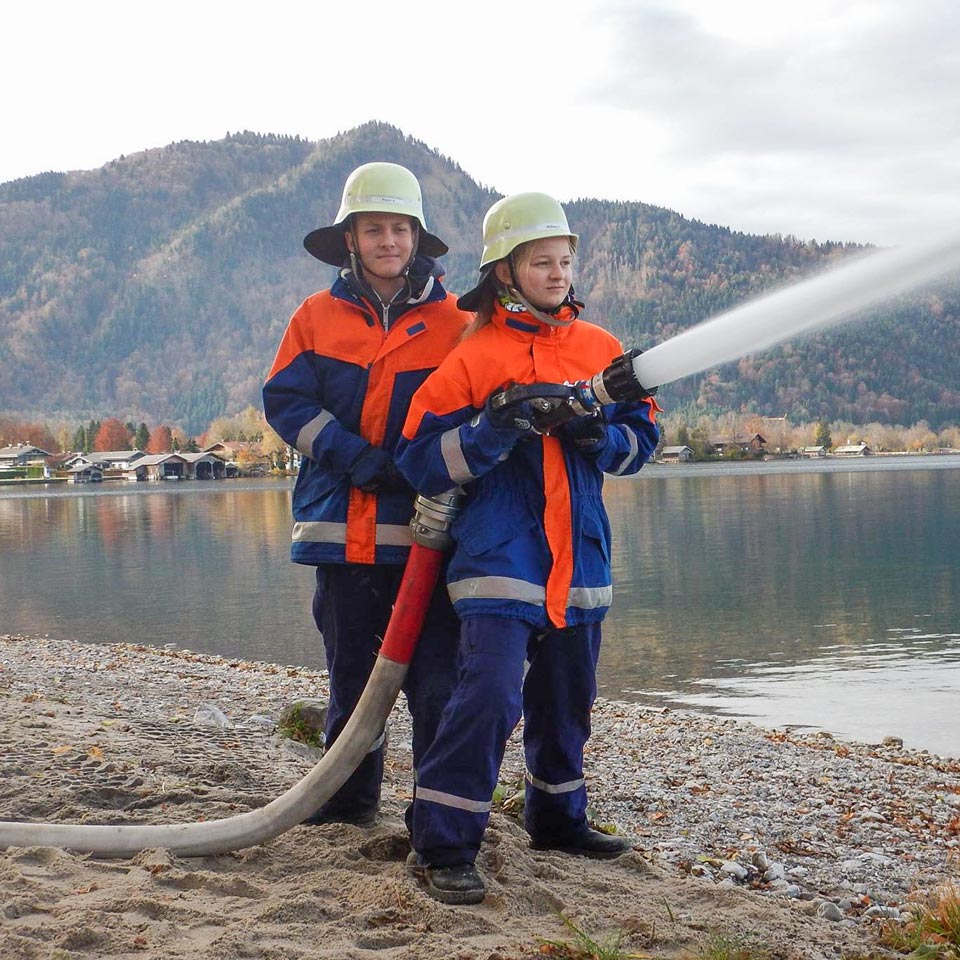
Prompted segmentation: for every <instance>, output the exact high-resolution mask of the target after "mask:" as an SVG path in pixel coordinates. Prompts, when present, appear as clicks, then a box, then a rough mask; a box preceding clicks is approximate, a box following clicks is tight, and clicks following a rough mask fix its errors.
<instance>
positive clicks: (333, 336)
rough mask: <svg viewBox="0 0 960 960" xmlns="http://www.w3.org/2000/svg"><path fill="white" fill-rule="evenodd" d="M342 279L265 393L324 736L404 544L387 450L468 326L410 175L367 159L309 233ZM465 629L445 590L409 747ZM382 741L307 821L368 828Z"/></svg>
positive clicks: (425, 739)
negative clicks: (319, 673)
mask: <svg viewBox="0 0 960 960" xmlns="http://www.w3.org/2000/svg"><path fill="white" fill-rule="evenodd" d="M303 243H304V246H305V247H306V249H307V251H308V252H309V253H310V254H312V255H313V256H314V257H316V258H317V259H319V260H322V261H323V262H324V263H328V264H331V265H333V266H335V267H337V268H338V270H339V273H338V276H337V279H336V281H335V282H334V284H333V286H332V287H331V288H330V289H328V290H321V291H320V292H319V293H315V294H313V296H310V297H308V298H307V299H306V300H305V301H304V302H303V303H302V304H301V305H300V307H299V308H298V309H297V310H296V312H295V313H294V315H293V317H292V318H291V319H290V322H289V324H288V326H287V329H286V332H285V333H284V335H283V339H282V340H281V343H280V347H279V350H278V352H277V356H276V359H275V360H274V363H273V367H272V369H271V370H270V374H269V376H268V377H267V381H266V383H265V384H264V388H263V404H264V412H265V413H266V417H267V420H268V421H269V423H270V425H271V426H272V427H273V428H274V430H276V432H277V433H278V434H279V435H280V436H281V437H282V438H283V440H284V441H285V442H286V443H287V444H289V445H290V446H291V447H294V448H295V449H296V450H297V451H298V452H299V455H300V458H301V461H300V469H299V472H298V475H297V482H296V486H295V488H294V493H293V515H294V517H293V518H294V525H293V544H292V547H291V558H292V559H293V561H294V562H296V563H302V564H308V565H311V566H314V567H315V568H316V590H315V592H314V598H313V615H314V620H315V623H316V625H317V628H318V630H319V631H320V633H321V634H322V638H323V644H324V651H325V655H326V664H327V668H328V670H329V673H330V702H329V709H328V712H327V724H326V742H327V745H328V746H329V745H330V744H331V743H332V742H333V741H334V740H336V738H337V737H338V736H339V735H340V732H341V730H342V729H343V726H344V724H345V723H346V721H347V719H348V718H349V717H350V715H351V713H352V712H353V709H354V707H355V706H356V703H357V701H358V699H359V697H360V694H361V692H362V691H363V689H364V687H365V686H366V683H367V679H368V677H369V675H370V671H371V669H372V667H373V664H374V661H375V659H376V654H377V647H378V644H379V639H380V638H381V637H382V636H383V635H384V632H385V630H386V625H387V622H388V620H389V616H390V609H391V606H392V604H393V600H394V597H395V596H396V592H397V588H398V586H399V583H400V578H401V575H402V572H403V564H404V562H405V560H406V556H407V553H408V552H409V548H410V530H409V526H408V524H409V521H410V518H411V515H412V512H413V491H412V489H411V488H410V486H409V485H408V484H407V483H406V482H405V481H404V480H403V478H402V477H401V476H400V474H399V473H398V472H397V469H396V466H395V464H394V459H393V454H394V448H395V445H396V442H397V439H398V437H399V432H400V427H401V426H402V424H403V420H404V416H405V414H406V411H407V407H408V406H409V403H410V398H411V397H412V395H413V393H414V391H415V390H416V388H417V387H418V386H419V385H420V384H421V383H422V382H423V380H424V379H425V378H426V376H427V375H428V374H429V373H430V371H431V370H433V369H434V368H435V367H436V366H438V364H439V363H440V361H441V360H442V359H443V358H444V356H446V354H447V353H449V351H450V350H451V349H452V347H453V346H454V344H455V343H456V342H457V341H458V339H459V338H460V336H461V334H462V332H463V329H464V326H465V323H466V322H467V320H468V319H469V317H468V316H467V315H466V314H464V313H462V312H461V311H460V310H458V309H457V306H456V302H455V298H454V297H452V296H451V295H450V294H448V293H447V291H446V290H444V288H443V285H442V283H441V282H440V277H441V276H442V270H441V268H440V266H439V264H438V263H437V260H436V258H437V257H440V256H442V255H443V254H445V253H446V252H447V247H446V244H444V243H443V242H442V241H441V240H440V239H439V238H438V237H436V236H434V235H433V234H432V233H430V232H429V231H428V230H427V224H426V220H425V218H424V213H423V198H422V195H421V190H420V184H419V183H418V181H417V178H416V177H415V176H414V175H413V173H411V172H410V171H409V170H407V169H406V168H405V167H402V166H399V165H398V164H395V163H385V162H376V163H366V164H364V165H363V166H361V167H358V168H357V169H356V170H354V171H353V172H352V173H351V174H350V176H349V177H348V178H347V180H346V183H345V185H344V188H343V197H342V200H341V203H340V209H339V210H338V211H337V214H336V217H335V218H334V221H333V223H332V224H330V225H329V226H325V227H320V228H318V229H316V230H313V231H312V232H310V233H309V234H307V236H306V237H305V238H304V241H303ZM456 638H457V623H456V617H455V616H454V614H453V611H452V609H451V607H450V601H449V599H448V597H447V596H446V593H445V591H444V590H443V589H442V587H441V588H440V589H439V590H438V591H437V592H436V594H435V595H434V598H433V602H432V605H431V608H430V611H429V613H428V615H427V620H426V623H425V626H424V630H423V633H422V634H421V637H420V642H419V644H418V647H417V650H416V653H415V655H414V657H413V660H412V661H411V664H410V671H409V674H408V676H407V681H406V685H405V688H404V689H405V690H406V692H407V700H408V704H409V707H410V711H411V714H412V717H413V752H414V756H418V757H419V756H420V755H421V754H422V753H423V751H424V749H425V748H426V746H427V745H428V744H429V742H430V741H431V740H432V738H433V733H434V730H435V729H436V726H437V722H438V720H439V716H440V712H441V711H442V709H443V706H444V704H445V703H446V700H447V698H448V696H449V692H450V690H451V688H452V684H453V677H454V670H455V659H454V658H455V655H456ZM383 739H384V738H381V741H380V742H379V743H377V744H374V746H373V747H372V748H371V751H370V752H369V753H368V754H367V757H366V759H365V760H364V761H363V762H362V763H361V765H360V766H359V768H358V769H357V771H356V772H355V773H354V774H353V775H352V776H351V777H350V779H349V780H348V781H347V782H346V783H345V784H344V786H343V787H342V788H341V789H340V790H339V791H338V792H337V793H336V794H335V795H334V796H333V797H332V798H330V800H329V801H328V802H327V803H326V804H324V806H323V807H322V808H321V809H319V810H318V811H317V812H316V813H315V814H314V815H313V816H311V817H310V818H308V820H307V821H306V822H307V823H330V822H350V823H355V824H360V825H366V824H371V823H373V822H374V820H375V819H376V816H377V811H378V807H379V799H380V783H381V779H382V775H383V761H384V743H383Z"/></svg>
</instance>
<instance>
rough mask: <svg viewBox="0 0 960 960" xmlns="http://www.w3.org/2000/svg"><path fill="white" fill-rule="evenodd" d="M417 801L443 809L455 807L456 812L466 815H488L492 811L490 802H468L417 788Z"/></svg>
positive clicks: (438, 791)
mask: <svg viewBox="0 0 960 960" xmlns="http://www.w3.org/2000/svg"><path fill="white" fill-rule="evenodd" d="M417 799H418V800H430V801H432V802H433V803H439V804H442V805H443V806H445V807H456V809H457V810H466V811H467V813H489V812H490V811H491V810H492V809H493V803H492V801H489V800H488V801H487V802H486V803H484V802H483V801H482V800H468V799H467V798H466V797H458V796H456V795H455V794H452V793H444V792H443V791H442V790H428V789H427V788H426V787H417Z"/></svg>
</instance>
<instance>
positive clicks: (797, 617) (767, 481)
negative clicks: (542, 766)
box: [601, 461, 960, 754]
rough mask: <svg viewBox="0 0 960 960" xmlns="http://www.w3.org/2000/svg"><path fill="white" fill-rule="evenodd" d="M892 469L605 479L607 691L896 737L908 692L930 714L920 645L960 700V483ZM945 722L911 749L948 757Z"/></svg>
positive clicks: (949, 722)
mask: <svg viewBox="0 0 960 960" xmlns="http://www.w3.org/2000/svg"><path fill="white" fill-rule="evenodd" d="M914 463H916V461H914ZM766 466H769V465H766ZM897 466H898V468H899V469H892V470H877V469H869V470H868V469H850V470H846V471H838V470H835V469H834V470H809V469H808V470H797V469H789V468H788V469H787V470H784V471H783V472H779V473H771V472H764V471H763V470H759V469H758V470H755V471H752V472H741V473H739V474H735V473H732V472H731V473H728V474H726V475H722V474H720V473H719V472H718V473H717V474H710V473H706V472H702V473H690V474H687V475H686V479H683V478H682V477H678V471H677V470H674V471H671V472H670V474H669V475H661V473H660V472H659V468H656V467H655V468H653V469H652V470H649V471H648V472H647V476H646V477H644V478H643V481H637V482H624V481H621V482H616V483H611V484H609V485H608V503H609V506H610V511H611V515H612V516H615V517H616V518H617V525H616V532H617V538H618V542H617V543H616V545H615V551H616V553H615V557H614V564H615V583H616V594H615V600H614V608H613V611H612V615H611V617H610V618H609V620H608V624H607V627H606V631H605V633H606V637H607V640H608V642H607V643H606V646H605V650H604V654H603V660H602V665H601V671H602V672H601V680H602V682H603V688H604V692H607V693H610V692H612V691H615V690H616V689H617V688H618V687H619V686H620V685H622V684H623V683H624V682H625V681H624V678H629V679H628V680H627V681H626V682H627V683H629V682H631V681H633V685H632V686H631V687H630V693H631V696H633V697H634V698H636V699H643V700H653V701H658V702H668V703H670V702H675V703H679V704H683V705H693V706H697V707H699V708H702V709H711V710H717V711H722V712H728V713H731V714H733V715H738V716H756V717H758V718H760V719H761V720H762V721H763V722H766V723H773V722H776V723H778V724H779V723H795V724H805V725H811V726H814V725H815V726H822V727H824V728H827V729H830V728H831V724H832V725H833V731H834V732H835V733H837V734H838V735H841V736H853V737H856V738H858V739H864V738H868V737H867V736H866V731H867V730H869V731H870V737H869V738H871V739H879V738H880V737H882V736H883V735H884V734H888V733H889V734H892V733H901V730H900V729H899V728H901V727H902V728H903V731H904V732H902V733H901V735H903V736H907V735H908V734H907V733H906V727H907V724H908V721H907V720H906V719H905V718H902V717H901V716H899V715H893V716H891V706H892V705H894V704H898V706H896V707H894V709H895V710H898V711H900V706H899V704H901V702H902V700H903V697H904V696H906V697H907V698H908V699H916V700H918V701H920V700H925V699H926V701H927V702H925V703H924V704H923V705H922V710H921V704H920V703H917V705H916V706H917V713H918V715H919V714H920V713H921V712H925V711H927V710H928V709H933V707H932V704H931V703H930V701H929V698H928V697H927V693H928V691H930V692H931V695H932V688H931V684H930V682H929V680H930V677H929V675H928V671H927V667H926V666H925V665H922V664H920V663H918V660H919V659H922V658H921V657H920V650H921V649H922V650H923V652H924V656H925V657H926V656H933V657H935V658H936V660H937V664H938V668H937V669H939V671H940V673H939V681H940V682H941V686H943V687H945V688H946V689H947V690H948V691H952V693H953V695H956V694H957V693H960V669H958V666H957V657H956V635H957V632H958V630H960V606H958V604H960V601H958V593H960V591H958V587H960V583H958V580H960V564H958V558H960V547H958V544H960V520H958V517H960V487H958V478H960V474H958V473H957V471H956V469H931V470H923V469H919V470H918V469H916V468H914V469H904V467H905V466H906V464H905V463H902V462H901V463H898V464H897ZM679 469H680V470H682V469H683V468H679ZM730 469H731V468H729V467H728V468H727V470H730ZM741 469H742V468H741ZM918 623H919V624H922V626H918ZM918 631H922V635H923V636H924V637H925V638H926V639H925V640H924V645H923V646H922V647H918V646H917V645H916V642H915V638H914V637H913V634H915V633H917V632H918ZM866 650H869V651H870V658H871V659H870V661H869V662H867V661H865V660H864V659H863V658H864V657H865V656H866V654H865V653H864V651H866ZM878 650H880V651H883V652H884V654H885V655H886V656H889V660H888V661H887V663H886V665H884V666H882V667H878V666H876V664H877V663H878V660H877V657H878V653H877V651H878ZM823 664H827V665H829V671H828V670H826V669H825V668H822V665H823ZM798 665H799V666H798ZM878 669H879V670H880V671H881V673H882V675H883V677H884V678H886V679H887V680H888V683H887V685H886V687H885V688H884V689H882V690H881V689H880V686H879V681H878V676H877V674H876V673H875V672H870V671H875V670H878ZM861 682H862V683H863V685H864V687H863V689H864V690H866V691H867V692H869V693H870V694H871V696H868V695H867V694H866V693H863V694H862V695H861V689H860V688H859V687H857V686H856V684H860V683H861ZM904 688H906V692H905V690H904ZM873 694H875V696H872V695H873ZM835 700H836V701H838V705H837V707H836V709H834V708H833V706H832V705H833V703H834V701H835ZM941 706H944V707H945V706H946V704H945V703H943V704H941ZM911 709H912V708H911V707H907V706H904V707H903V711H902V712H909V711H910V710H911ZM940 716H941V720H942V722H941V723H939V724H938V725H936V726H937V727H938V731H939V732H938V733H937V734H936V736H935V737H930V736H927V737H926V739H925V740H921V741H918V742H923V743H924V745H928V746H929V747H930V749H938V750H940V751H942V752H950V753H955V754H960V721H958V720H956V719H954V716H953V712H952V711H951V712H944V713H942V714H941V715H940ZM838 717H839V718H845V719H843V722H840V720H839V719H838ZM911 722H912V721H911Z"/></svg>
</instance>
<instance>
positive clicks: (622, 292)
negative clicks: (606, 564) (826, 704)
mask: <svg viewBox="0 0 960 960" xmlns="http://www.w3.org/2000/svg"><path fill="white" fill-rule="evenodd" d="M377 159H381V160H383V159H386V160H391V161H394V162H397V163H402V164H404V165H405V166H407V167H409V168H410V169H411V170H413V172H414V173H415V174H416V175H417V176H418V178H419V179H420V181H421V184H422V186H423V191H424V204H425V212H426V217H427V223H428V225H429V227H430V229H431V231H432V232H434V233H437V234H438V235H439V236H441V237H442V238H443V239H444V240H445V241H446V242H447V243H448V244H449V245H450V253H449V255H447V256H446V257H444V259H443V263H444V266H445V268H446V272H447V283H448V287H449V289H451V290H455V291H461V290H465V289H467V288H468V287H469V286H470V285H472V283H473V280H474V277H475V270H476V263H477V260H478V257H479V251H480V223H481V220H482V217H483V214H484V212H485V211H486V209H487V208H488V207H489V205H490V204H491V203H492V202H493V201H494V200H495V199H496V198H498V197H499V194H498V193H497V192H496V191H494V190H492V189H491V188H489V187H484V186H481V185H480V184H478V183H477V182H476V181H474V180H473V179H472V178H471V177H470V176H469V175H467V174H466V173H465V172H464V171H463V170H462V169H461V168H460V166H459V165H458V164H457V163H456V162H455V161H454V160H452V159H450V158H447V157H445V156H443V155H442V154H440V153H439V152H438V151H436V150H434V149H432V148H430V147H428V146H427V145H426V144H423V143H422V142H421V141H419V140H416V139H414V138H412V137H409V136H406V135H405V134H403V133H402V132H401V131H400V130H398V129H397V128H395V127H393V126H391V125H389V124H386V123H380V122H377V121H371V122H370V123H367V124H364V125H362V126H360V127H357V128H354V129H353V130H349V131H346V132H344V133H341V134H338V135H337V136H335V137H332V138H329V139H327V140H321V141H318V142H315V143H314V142H310V141H307V140H303V139H301V138H299V137H287V136H279V135H273V134H258V133H250V132H243V133H236V134H230V135H228V136H227V137H226V138H224V139H223V140H218V141H207V142H198V141H180V142H178V143H174V144H168V145H167V146H165V147H159V148H156V149H153V150H148V151H143V152H140V153H137V154H133V155H130V156H127V157H121V158H118V159H117V160H113V161H110V163H108V164H105V165H104V166H103V167H101V168H99V169H96V170H92V171H74V172H71V173H52V172H47V173H42V174H38V175H36V176H35V177H28V178H21V179H19V180H14V181H11V182H9V183H5V184H0V410H2V411H4V412H5V413H10V414H16V415H20V416H29V417H45V418H65V417H69V418H71V419H74V420H82V419H86V418H88V417H91V416H103V415H111V416H114V415H115V416H118V417H120V418H121V419H124V420H127V419H129V420H132V421H139V420H147V421H150V422H166V423H170V424H172V425H179V426H182V427H183V428H184V429H185V430H186V431H187V432H188V433H194V432H198V431H199V430H201V429H202V428H203V427H204V426H205V425H206V424H207V423H209V422H210V420H212V419H214V418H216V417H219V416H223V415H231V414H235V413H237V412H239V411H240V410H241V409H243V408H244V407H246V406H248V405H249V404H251V403H252V404H258V403H259V387H260V383H261V382H262V379H263V377H264V375H265V373H266V371H267V369H268V368H269V365H270V363H271V361H272V359H273V353H274V351H275V350H276V346H277V344H278V343H279V340H280V336H281V334H282V332H283V329H284V327H285V325H286V322H287V319H288V318H289V315H290V314H291V313H292V311H293V310H294V309H295V308H296V306H297V304H298V303H299V302H300V301H301V300H303V299H304V298H305V297H306V296H308V295H309V294H310V293H312V292H314V291H315V290H318V289H321V288H322V287H324V286H326V285H328V284H329V283H330V281H331V280H332V278H333V274H334V271H333V270H332V268H327V267H325V266H324V265H322V264H319V263H318V261H316V260H314V259H313V258H311V257H310V256H309V255H308V254H307V253H306V252H305V251H304V250H303V249H302V246H301V239H302V237H303V236H304V235H305V234H306V233H307V232H309V231H310V230H312V229H313V228H314V227H317V226H320V225H322V224H325V223H329V222H330V220H331V218H332V216H333V213H334V212H335V211H336V209H337V207H338V205H339V200H340V192H341V189H342V185H343V181H344V179H345V178H346V176H347V174H348V173H349V172H350V171H351V170H352V169H354V168H355V167H356V166H358V165H359V164H360V163H364V162H368V161H370V160H377ZM565 208H566V210H567V213H568V217H569V220H570V223H571V228H572V229H573V230H575V231H576V232H578V233H579V234H580V235H581V252H580V256H579V260H578V264H577V270H576V280H575V283H576V287H577V291H578V293H579V294H580V295H581V296H582V297H583V298H584V299H585V301H586V304H587V310H586V311H585V316H586V317H587V318H588V319H591V320H593V321H594V322H598V323H601V324H602V325H604V326H606V327H608V328H609V329H610V330H611V331H612V332H614V333H615V334H616V335H617V336H619V337H620V338H621V340H622V341H623V342H624V344H625V345H626V346H633V345H636V346H640V347H643V348H649V347H650V346H652V345H653V344H654V343H657V342H660V341H661V340H663V339H666V338H667V337H670V336H673V335H675V334H676V333H677V332H679V331H680V330H683V329H686V328H687V327H689V326H691V325H692V324H694V323H697V322H699V321H701V320H703V319H705V318H706V317H708V316H711V315H713V314H716V313H718V312H720V311H722V310H724V309H727V308H729V307H730V306H733V305H734V304H735V303H738V302H740V301H742V300H743V299H745V298H746V297H748V296H752V295H755V294H758V293H760V292H762V291H764V290H767V289H770V288H771V287H773V286H776V285H779V284H782V283H785V282H790V281H792V280H796V279H797V278H799V277H801V276H803V275H805V274H806V273H808V272H809V271H810V270H812V269H815V268H817V267H820V266H825V265H827V264H829V263H833V262H837V261H839V260H842V258H843V257H845V256H847V255H849V254H851V253H853V252H856V251H857V250H860V249H862V247H860V246H859V245H855V244H847V243H841V242H823V243H817V242H815V241H800V240H797V239H796V238H793V237H789V236H788V237H782V236H779V235H768V236H757V235H751V234H745V233H741V232H738V231H734V230H731V229H729V228H727V227H723V226H719V225H715V224H704V223H701V222H700V221H697V220H694V219H690V218H687V217H685V216H682V215H681V214H679V213H677V212H675V211H671V210H667V209H665V208H661V207H656V206H653V205H650V204H645V203H642V202H640V201H634V202H627V201H607V200H598V199H589V198H580V199H577V200H572V201H569V202H567V203H565ZM958 304H960V297H958V293H957V289H956V287H955V286H951V287H946V288H943V289H938V290H936V291H935V292H931V291H924V292H921V293H919V294H917V295H916V296H915V297H912V298H902V299H901V300H900V301H895V302H893V303H891V304H889V305H886V306H885V307H884V308H883V310H880V311H875V312H874V313H873V314H871V322H870V323H856V324H850V325H847V326H845V327H844V328H843V329H841V330H834V331H826V332H823V333H819V334H817V335H815V336H810V337H805V338H803V339H801V340H798V341H796V342H794V343H790V344H786V345H784V346H782V347H779V348H776V349H775V350H773V351H770V352H768V353H765V354H763V355H761V356H757V357H751V358H746V359H744V360H741V361H738V362H735V363H731V364H726V365H724V366H723V367H720V368H718V369H717V370H713V371H707V372H705V373H704V374H702V375H698V376H697V377H693V378H686V379H685V380H683V381H678V382H677V383H675V384H670V385H667V386H665V387H664V388H663V389H662V391H661V397H662V402H663V404H664V405H665V406H666V407H667V408H668V409H669V408H676V407H681V406H686V407H689V408H690V409H691V410H703V411H705V412H717V411H723V410H740V409H749V410H751V411H753V412H756V413H758V414H764V415H769V416H781V415H787V416H790V417H791V418H793V419H796V420H813V419H820V418H826V419H834V418H844V419H849V420H851V421H853V422H863V423H865V422H868V421H870V420H883V421H886V422H890V423H909V422H913V421H916V420H920V419H926V420H927V421H929V422H930V423H931V424H932V425H933V426H934V427H937V426H938V425H942V424H945V423H950V422H960V375H958V373H957V372H956V370H955V369H953V367H955V366H956V365H955V364H953V365H951V364H950V363H949V362H948V360H947V358H948V356H949V355H951V344H952V345H953V348H954V349H955V347H956V339H957V338H956V333H955V331H956V320H957V313H958Z"/></svg>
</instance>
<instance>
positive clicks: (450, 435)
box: [440, 427, 477, 484]
mask: <svg viewBox="0 0 960 960" xmlns="http://www.w3.org/2000/svg"><path fill="white" fill-rule="evenodd" d="M440 455H441V456H442V457H443V463H444V466H446V468H447V473H449V474H450V479H451V480H452V481H453V482H454V483H457V484H460V483H469V482H470V481H471V480H476V479H477V478H476V477H475V476H474V475H473V474H472V473H471V472H470V468H469V467H468V466H467V458H466V457H465V456H464V455H463V447H462V446H461V445H460V428H459V427H454V428H453V429H452V430H447V431H446V432H444V433H442V434H441V435H440Z"/></svg>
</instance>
